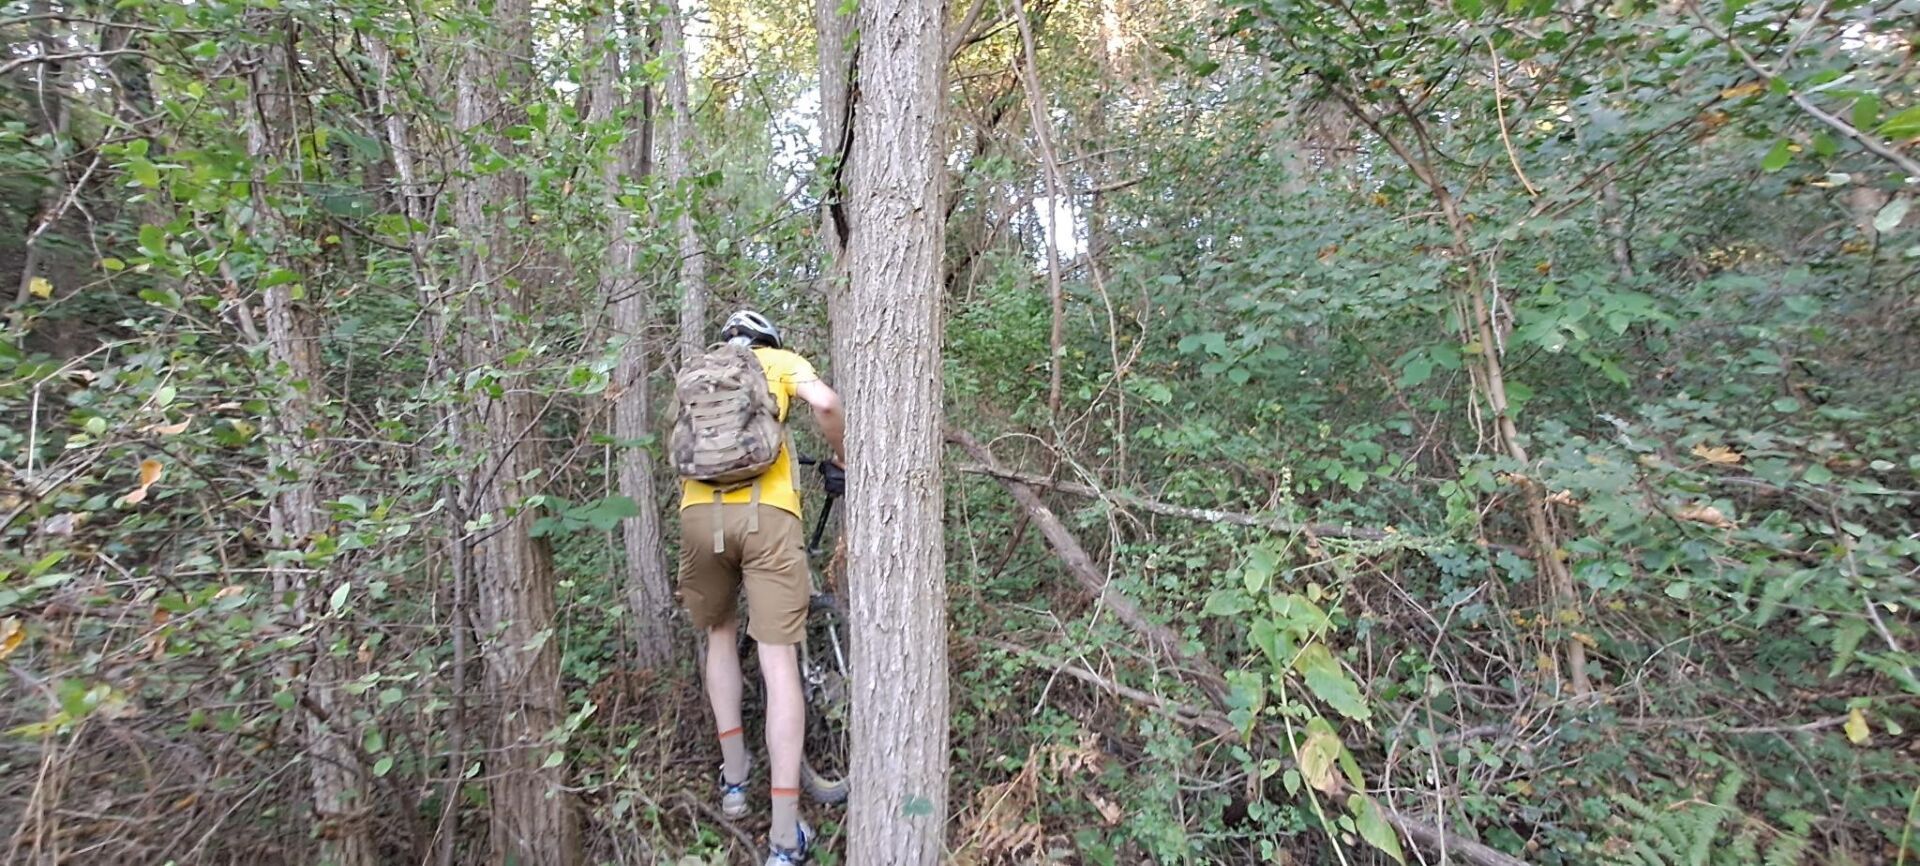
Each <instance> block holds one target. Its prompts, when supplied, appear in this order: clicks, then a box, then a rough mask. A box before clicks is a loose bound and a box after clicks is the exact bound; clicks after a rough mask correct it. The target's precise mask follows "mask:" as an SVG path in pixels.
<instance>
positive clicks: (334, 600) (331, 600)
mask: <svg viewBox="0 0 1920 866" xmlns="http://www.w3.org/2000/svg"><path fill="white" fill-rule="evenodd" d="M352 592H353V581H351V580H347V581H341V583H340V585H339V586H337V587H334V589H333V595H330V596H328V597H327V612H329V613H339V612H340V609H341V608H343V607H346V606H347V595H348V594H350V593H352Z"/></svg>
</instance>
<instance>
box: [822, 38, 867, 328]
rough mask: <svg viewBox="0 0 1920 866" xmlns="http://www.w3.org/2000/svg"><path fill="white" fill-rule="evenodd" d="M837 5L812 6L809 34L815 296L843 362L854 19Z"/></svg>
mask: <svg viewBox="0 0 1920 866" xmlns="http://www.w3.org/2000/svg"><path fill="white" fill-rule="evenodd" d="M843 5H844V4H843V2H842V0H814V9H813V14H814V29H815V31H816V35H817V37H818V38H817V40H816V41H817V42H818V43H819V48H820V171H821V173H822V175H824V176H825V183H824V184H823V188H824V190H825V191H824V193H823V195H824V199H823V201H822V204H823V205H824V206H823V207H821V208H820V226H819V235H820V253H821V259H820V291H821V293H822V294H823V295H825V296H826V299H827V321H828V323H829V325H830V326H831V327H830V329H829V330H830V331H831V332H832V342H833V352H832V354H831V358H833V359H836V360H837V359H839V358H841V357H843V356H844V354H845V353H844V350H845V349H846V348H847V347H846V345H845V344H846V340H847V335H848V333H849V332H848V330H847V328H846V326H845V324H844V323H843V322H842V321H841V319H842V313H841V311H842V310H843V309H844V308H845V307H846V305H847V300H846V293H847V261H846V252H847V232H848V229H849V220H848V214H847V202H846V200H845V199H846V191H847V187H846V183H845V180H846V177H847V157H848V156H849V155H850V154H851V152H852V150H853V135H854V128H853V113H854V89H853V81H854V74H855V70H856V69H857V68H858V66H859V57H858V48H859V46H858V45H856V44H855V43H854V39H853V34H854V29H853V27H854V16H852V15H848V14H844V13H843V12H842V11H841V7H842V6H843Z"/></svg>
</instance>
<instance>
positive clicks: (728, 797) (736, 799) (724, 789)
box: [720, 764, 753, 818]
mask: <svg viewBox="0 0 1920 866" xmlns="http://www.w3.org/2000/svg"><path fill="white" fill-rule="evenodd" d="M751 778H753V765H752V764H748V765H747V778H746V779H741V780H740V781H738V782H729V781H727V774H726V772H725V770H722V771H721V773H720V814H722V815H725V816H727V817H728V818H745V817H746V816H747V779H751Z"/></svg>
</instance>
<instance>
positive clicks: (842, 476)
mask: <svg viewBox="0 0 1920 866" xmlns="http://www.w3.org/2000/svg"><path fill="white" fill-rule="evenodd" d="M820 485H821V486H822V487H825V488H826V490H827V495H828V496H844V495H846V492H847V470H846V469H844V468H842V467H841V466H840V464H839V463H836V462H834V461H831V460H822V461H820Z"/></svg>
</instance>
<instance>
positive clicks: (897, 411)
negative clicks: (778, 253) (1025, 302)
mask: <svg viewBox="0 0 1920 866" xmlns="http://www.w3.org/2000/svg"><path fill="white" fill-rule="evenodd" d="M859 15H860V27H859V33H860V37H859V38H860V42H859V53H860V57H861V58H862V59H861V67H862V70H861V75H860V79H859V81H860V101H861V106H860V109H859V110H858V111H857V112H855V113H854V119H853V122H854V125H855V127H856V128H855V130H854V132H853V140H854V142H856V145H855V147H854V148H853V155H852V159H851V161H850V163H849V164H848V171H849V175H848V176H849V178H850V189H849V192H850V204H851V207H850V208H849V215H850V217H851V220H850V222H851V232H850V233H849V234H848V245H847V260H848V264H849V271H848V272H849V277H850V279H849V283H848V293H847V297H846V302H847V303H846V304H845V305H844V306H845V307H846V309H844V310H843V311H841V314H840V315H839V316H838V320H837V321H835V322H834V326H835V330H836V331H837V332H839V331H842V330H843V329H844V333H845V335H846V336H845V337H841V336H839V334H836V337H835V342H836V343H837V344H839V345H841V346H843V347H844V348H845V351H846V354H845V355H843V356H842V357H841V358H840V361H841V363H842V364H843V365H844V370H845V376H844V378H843V380H842V381H843V385H844V389H845V391H846V394H847V411H848V414H849V419H850V424H849V430H850V433H849V440H848V446H849V447H848V450H849V453H848V455H847V457H848V460H849V463H850V465H849V467H848V470H849V472H850V474H851V478H850V484H849V486H848V496H849V498H848V507H847V514H848V535H847V539H848V581H847V582H848V585H849V589H850V590H851V611H850V612H851V616H852V620H853V622H854V623H855V625H856V628H857V630H858V633H859V639H858V640H856V641H854V642H853V658H852V664H853V724H852V733H853V744H852V748H853V761H852V764H853V766H852V776H853V778H855V779H858V780H859V783H858V784H856V785H855V786H854V789H853V797H852V802H851V803H850V805H849V807H848V815H849V821H848V840H849V841H848V848H847V853H848V861H849V862H852V863H876V864H877V863H886V864H927V866H931V864H934V863H937V862H939V860H940V855H941V853H942V851H943V848H944V846H943V842H944V840H945V832H944V831H945V827H946V815H947V628H946V625H947V613H946V576H945V551H944V549H943V544H944V541H943V536H942V528H943V525H944V524H943V520H942V513H941V508H942V500H943V491H942V489H941V472H940V442H941V432H942V431H941V402H940V401H941V383H940V299H939V296H940V286H941V278H940V277H941V271H940V269H941V263H942V259H943V255H942V242H943V241H942V235H943V232H942V223H943V222H944V220H943V218H942V215H943V212H942V209H941V202H942V199H941V196H940V189H941V184H942V182H943V181H944V180H945V175H946V171H945V168H944V166H943V164H942V155H943V153H944V147H943V145H944V131H943V128H942V124H941V115H942V114H943V113H944V112H943V109H944V107H945V105H944V104H945V100H946V90H945V87H944V79H945V75H944V72H945V67H946V57H947V52H946V45H945V39H944V34H943V33H942V29H941V28H940V27H937V26H929V22H941V21H945V20H946V10H945V8H944V4H943V3H942V0H870V2H866V3H862V4H861V6H860V12H859Z"/></svg>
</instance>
